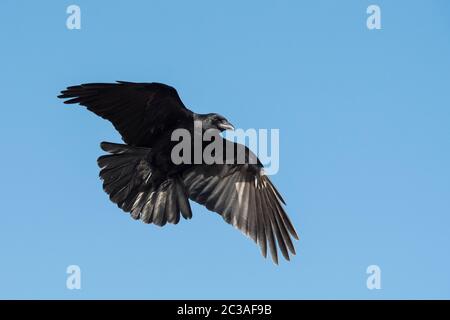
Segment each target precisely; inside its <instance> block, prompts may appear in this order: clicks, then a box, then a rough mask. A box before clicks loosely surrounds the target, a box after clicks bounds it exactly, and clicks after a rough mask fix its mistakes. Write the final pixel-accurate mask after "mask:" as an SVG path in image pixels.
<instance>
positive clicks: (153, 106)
mask: <svg viewBox="0 0 450 320" xmlns="http://www.w3.org/2000/svg"><path fill="white" fill-rule="evenodd" d="M58 98H63V99H65V98H69V100H66V101H64V103H67V104H70V103H79V104H80V105H83V106H86V107H87V109H88V110H90V111H92V112H94V113H95V114H96V115H98V116H100V117H102V118H104V119H107V120H109V121H111V122H112V124H113V125H114V127H115V128H116V130H117V131H119V133H120V134H121V135H122V139H123V141H125V143H127V144H129V145H132V146H143V147H151V146H152V140H153V138H154V137H156V136H158V135H159V134H161V133H162V132H164V131H166V130H172V129H173V128H174V127H176V125H177V123H179V122H180V121H183V120H186V119H190V117H192V112H191V111H190V110H188V109H187V108H186V107H185V106H184V104H183V102H182V101H181V99H180V97H179V96H178V93H177V91H176V90H175V89H174V88H173V87H170V86H168V85H165V84H161V83H133V82H123V81H118V82H117V83H87V84H82V85H78V86H72V87H68V88H67V89H66V90H63V91H61V95H59V96H58Z"/></svg>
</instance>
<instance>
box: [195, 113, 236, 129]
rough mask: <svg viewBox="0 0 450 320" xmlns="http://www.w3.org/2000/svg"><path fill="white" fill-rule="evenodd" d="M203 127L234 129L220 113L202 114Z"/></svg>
mask: <svg viewBox="0 0 450 320" xmlns="http://www.w3.org/2000/svg"><path fill="white" fill-rule="evenodd" d="M202 123H203V129H205V130H207V129H217V130H219V131H224V130H234V127H233V125H232V124H231V123H230V122H229V121H228V120H227V119H226V118H225V117H224V116H222V115H220V114H217V113H208V114H205V115H203V116H202Z"/></svg>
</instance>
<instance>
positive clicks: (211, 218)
mask: <svg viewBox="0 0 450 320" xmlns="http://www.w3.org/2000/svg"><path fill="white" fill-rule="evenodd" d="M70 4H77V5H79V6H80V8H81V12H82V22H81V23H82V25H81V30H68V29H67V28H66V25H65V21H66V17H67V14H66V8H67V6H68V5H70ZM370 4H377V5H379V6H380V8H381V19H382V29H381V30H368V29H367V28H366V18H367V14H366V8H367V7H368V6H369V5H370ZM449 10H450V4H449V3H448V1H445V0H440V1H437V0H436V1H425V0H423V1H406V0H404V1H364V0H358V1H357V0H354V1H340V2H339V3H338V1H331V0H329V1H317V0H315V1H312V0H311V1H276V2H275V1H267V0H258V1H256V0H255V1H245V2H244V1H222V0H220V1H207V0H194V1H162V0H161V1H121V2H120V3H119V1H117V3H112V2H110V1H74V2H68V1H39V2H38V1H35V2H31V1H12V0H7V1H5V0H4V1H2V3H1V5H0V41H1V50H0V57H1V59H0V69H1V72H0V87H1V88H2V90H1V92H2V94H1V96H2V102H1V104H2V106H1V119H2V125H1V126H0V134H1V136H2V137H3V139H2V156H1V157H0V166H1V168H2V183H1V184H0V194H1V202H2V206H1V223H0V252H1V260H0V298H59V299H80V298H84V299H92V298H125V299H128V298H137V299H142V298H145V299H147V298H148V299H155V298H156V299H158V298H159V299H160V298H167V299H170V298H199V299H215V298H225V299H229V298H247V299H250V298H255V299H258V298H266V299H282V298H285V299H309V298H325V299H330V298H338V299H346V298H356V299H391V298H450V272H449V270H450V256H449V245H450V232H449V226H450V165H449V164H450V148H449V139H450V126H449V120H450V90H449V88H448V86H449V83H450V61H449V57H450V16H449V12H450V11H449ZM115 80H128V81H143V82H144V81H145V82H151V81H158V82H164V83H168V84H171V85H173V86H175V87H176V88H177V89H178V91H179V93H180V95H181V97H182V99H183V100H184V102H185V104H186V105H188V106H189V107H191V108H192V109H193V110H194V111H196V112H200V113H202V112H211V111H215V112H219V113H221V114H223V115H225V116H226V117H227V118H228V119H230V121H231V122H232V123H233V124H235V125H236V126H238V127H240V128H278V129H280V171H279V173H278V174H277V175H275V176H273V177H272V179H273V181H274V182H275V184H276V185H277V186H278V188H279V190H280V191H281V192H282V193H283V195H284V197H285V199H286V201H287V204H288V205H287V211H288V213H289V214H290V216H291V217H292V220H293V222H294V224H295V226H296V228H297V231H298V232H299V234H300V237H301V239H300V241H298V242H297V243H296V248H297V251H298V254H297V256H295V257H294V258H293V260H292V261H291V262H290V263H286V262H285V261H281V264H280V265H279V266H275V265H274V264H272V262H271V261H270V260H264V259H263V258H262V257H261V256H260V252H259V249H258V248H257V247H256V246H255V245H254V243H253V242H252V241H249V240H248V239H247V238H246V237H244V236H243V235H242V234H241V233H240V232H238V231H235V230H233V228H232V227H230V226H229V225H227V224H226V223H224V222H223V221H222V219H221V218H220V217H219V216H218V215H216V214H214V213H211V212H208V211H207V210H206V209H204V208H202V207H201V206H199V205H193V210H194V218H193V219H192V220H190V221H186V220H182V221H181V222H180V223H179V224H178V225H175V226H174V225H168V226H166V227H164V228H158V227H155V226H153V225H145V224H142V223H140V222H137V221H134V220H132V219H131V218H130V217H129V216H127V215H126V214H124V213H122V212H121V210H119V209H118V208H116V206H115V205H114V204H112V203H111V202H110V201H109V200H108V198H107V196H106V195H105V194H104V192H103V191H102V188H101V182H100V181H99V179H98V168H97V164H96V159H97V157H98V156H99V155H100V154H101V150H100V148H99V142H100V141H103V140H106V141H114V142H119V141H120V137H119V135H118V134H117V133H116V132H115V131H114V129H113V127H112V126H111V125H110V124H109V123H108V122H106V121H104V120H102V119H100V118H98V117H96V116H94V115H93V114H90V113H89V112H87V111H86V110H84V109H83V108H81V107H77V106H65V105H63V104H62V103H61V101H59V100H58V99H57V98H56V95H57V94H58V92H59V90H61V89H63V88H64V87H66V86H68V85H74V84H79V83H85V82H111V81H115ZM71 264H76V265H79V266H80V268H81V270H82V278H81V279H82V289H81V290H68V289H67V288H66V277H67V274H66V268H67V266H68V265H71ZM372 264H376V265H378V266H379V267H380V268H381V270H382V275H381V285H382V289H380V290H368V289H367V287H366V278H367V274H366V268H367V266H369V265H372Z"/></svg>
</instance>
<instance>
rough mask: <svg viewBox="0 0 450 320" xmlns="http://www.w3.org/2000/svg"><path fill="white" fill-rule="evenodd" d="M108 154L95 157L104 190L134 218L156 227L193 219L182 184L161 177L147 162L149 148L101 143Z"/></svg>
mask: <svg viewBox="0 0 450 320" xmlns="http://www.w3.org/2000/svg"><path fill="white" fill-rule="evenodd" d="M100 146H101V148H102V150H104V151H106V152H108V153H109V154H107V155H103V156H101V157H99V158H98V160H97V162H98V165H99V167H100V169H101V170H100V178H101V179H102V180H103V189H104V190H105V192H106V193H107V194H108V195H109V197H110V199H111V201H113V202H114V203H116V204H117V205H118V206H119V207H120V208H121V209H122V210H124V211H125V212H130V213H131V216H132V217H133V218H134V219H140V220H142V221H143V222H145V223H154V224H156V225H159V226H163V225H165V224H166V223H167V222H169V223H173V224H176V223H178V222H179V221H180V212H181V215H183V217H184V218H185V219H190V218H191V217H192V211H191V207H190V205H189V201H188V198H187V194H186V191H185V189H184V185H183V184H182V182H181V180H179V179H178V178H177V177H173V178H164V179H163V178H161V177H160V176H159V175H158V172H157V171H156V170H154V168H152V166H151V163H150V162H149V161H148V156H149V154H150V153H151V149H149V148H140V147H133V146H128V145H124V144H117V143H110V142H102V143H101V144H100Z"/></svg>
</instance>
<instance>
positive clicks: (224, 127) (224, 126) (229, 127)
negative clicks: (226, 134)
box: [218, 120, 234, 130]
mask: <svg viewBox="0 0 450 320" xmlns="http://www.w3.org/2000/svg"><path fill="white" fill-rule="evenodd" d="M218 127H219V128H220V129H222V130H234V127H233V125H232V124H231V123H229V122H228V121H226V120H224V121H222V122H221V123H220V124H219V125H218Z"/></svg>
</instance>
